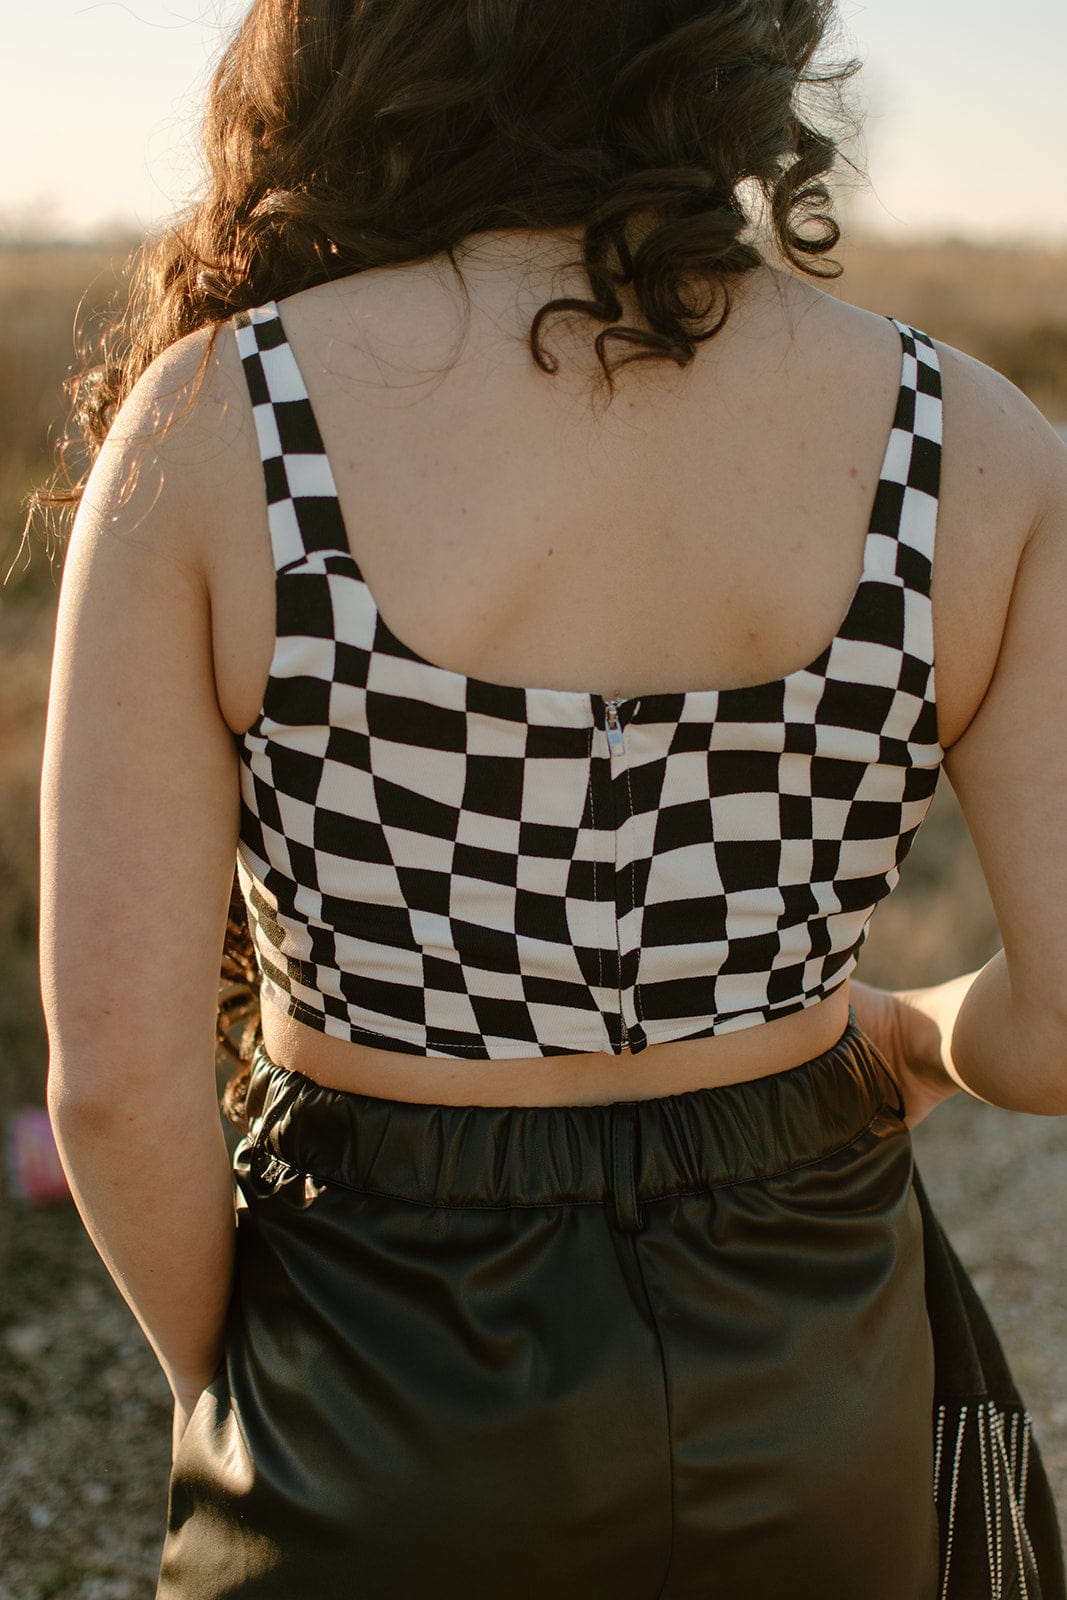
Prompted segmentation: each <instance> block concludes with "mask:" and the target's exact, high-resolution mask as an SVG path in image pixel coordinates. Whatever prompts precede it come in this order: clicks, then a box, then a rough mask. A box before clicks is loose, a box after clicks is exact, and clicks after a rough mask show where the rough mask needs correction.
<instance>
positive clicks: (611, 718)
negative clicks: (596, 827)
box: [604, 698, 630, 1047]
mask: <svg viewBox="0 0 1067 1600" xmlns="http://www.w3.org/2000/svg"><path fill="white" fill-rule="evenodd" d="M621 704H622V701H621V700H618V699H615V698H612V699H611V700H606V701H605V702H604V716H605V726H606V728H608V729H616V728H618V725H619V706H620V705H621ZM608 739H609V743H611V734H610V733H609V734H608ZM614 748H616V749H618V750H620V751H621V750H622V749H623V743H622V733H621V730H620V732H619V735H618V739H617V742H616V744H615V746H614ZM609 782H610V779H609ZM611 817H612V823H613V824H614V821H615V807H614V806H612V808H611ZM613 872H614V869H613ZM612 896H613V906H614V876H613V878H612ZM614 914H615V943H616V946H617V947H618V944H619V935H618V908H617V907H614ZM619 1026H620V1029H621V1040H620V1043H621V1044H622V1045H623V1046H624V1047H625V1045H626V1044H627V1043H628V1042H629V1038H630V1030H629V1029H628V1028H627V1026H626V1018H625V1016H624V1015H623V1009H622V950H621V949H619Z"/></svg>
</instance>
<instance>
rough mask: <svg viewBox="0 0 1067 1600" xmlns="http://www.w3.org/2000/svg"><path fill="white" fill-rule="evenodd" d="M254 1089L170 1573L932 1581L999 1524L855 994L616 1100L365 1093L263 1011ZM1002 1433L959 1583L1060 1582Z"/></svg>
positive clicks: (223, 1592)
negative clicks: (492, 1100)
mask: <svg viewBox="0 0 1067 1600" xmlns="http://www.w3.org/2000/svg"><path fill="white" fill-rule="evenodd" d="M248 1106H249V1114H250V1122H249V1132H248V1135H247V1136H246V1137H245V1138H244V1139H243V1140H242V1142H241V1144H240V1145H239V1146H238V1148H237V1151H236V1152H235V1155H234V1171H235V1177H236V1183H237V1205H238V1244H237V1270H236V1274H235V1280H234V1289H233V1294H232V1296H231V1302H230V1309H229V1322H228V1334H227V1346H226V1354H225V1359H224V1361H223V1362H222V1363H221V1364H220V1367H219V1370H218V1371H217V1373H216V1374H215V1376H214V1379H213V1380H212V1382H211V1384H210V1385H209V1387H208V1388H207V1389H206V1390H205V1392H204V1394H203V1395H202V1396H201V1398H200V1401H199V1403H198V1405H197V1406H196V1409H195V1411H194V1413H193V1415H192V1418H191V1420H190V1422H189V1425H188V1428H187V1431H186V1433H185V1435H184V1437H183V1439H182V1442H181V1444H180V1446H179V1449H178V1452H177V1456H176V1459H175V1462H174V1465H173V1468H172V1471H171V1476H170V1483H169V1493H168V1506H167V1529H166V1537H165V1541H164V1546H163V1552H162V1560H161V1566H160V1574H159V1582H158V1588H157V1590H156V1600H238V1597H240V1600H305V1597H306V1600H415V1597H417V1596H426V1597H428V1600H716V1597H719V1596H721V1597H723V1600H779V1597H780V1596H783V1595H788V1596H789V1597H790V1600H941V1597H942V1596H944V1595H949V1594H955V1593H956V1592H957V1591H956V1589H955V1588H953V1587H952V1586H951V1583H950V1580H951V1578H952V1576H953V1575H952V1573H951V1572H950V1571H949V1570H948V1566H947V1558H948V1557H949V1545H950V1543H951V1542H952V1537H953V1536H954V1537H955V1539H956V1544H957V1550H958V1549H959V1548H960V1547H961V1546H966V1545H970V1546H972V1547H973V1549H974V1550H978V1551H979V1553H981V1552H982V1551H984V1550H985V1549H986V1547H987V1545H988V1543H989V1541H988V1540H986V1541H985V1543H983V1535H984V1532H985V1531H986V1530H977V1529H976V1530H975V1537H974V1538H973V1539H970V1538H969V1537H967V1538H965V1537H964V1534H961V1533H960V1531H959V1529H958V1528H953V1527H952V1525H951V1518H952V1517H953V1516H954V1515H955V1508H956V1506H957V1505H958V1503H959V1497H960V1494H961V1492H964V1491H965V1490H966V1482H967V1470H966V1463H965V1461H964V1463H963V1465H962V1466H961V1460H962V1459H963V1454H964V1452H963V1438H964V1437H965V1435H964V1434H963V1433H962V1431H960V1430H959V1407H958V1406H957V1407H956V1409H955V1410H954V1411H952V1412H951V1414H948V1413H947V1412H946V1406H945V1401H944V1397H941V1396H939V1395H938V1393H937V1392H936V1387H937V1371H938V1363H937V1355H936V1351H935V1335H934V1327H933V1325H932V1320H931V1313H930V1307H929V1305H928V1297H927V1281H926V1271H927V1267H926V1254H927V1251H926V1248H925V1247H924V1230H928V1228H929V1221H928V1218H926V1217H924V1211H923V1207H922V1206H921V1204H920V1194H921V1191H920V1190H919V1189H917V1187H916V1182H915V1169H914V1163H913V1154H912V1142H911V1136H910V1133H909V1131H908V1129H907V1128H906V1126H905V1125H904V1122H903V1119H902V1115H901V1107H900V1105H899V1103H898V1095H897V1091H896V1087H895V1084H894V1082H893V1080H892V1078H891V1076H890V1074H889V1072H888V1069H887V1068H886V1066H885V1064H884V1062H883V1061H882V1059H881V1057H880V1056H879V1055H878V1054H877V1052H876V1051H875V1050H874V1047H873V1046H872V1045H871V1044H870V1041H869V1040H868V1039H867V1038H866V1035H864V1034H863V1033H862V1031H861V1030H860V1029H859V1027H858V1025H857V1024H856V1021H855V1017H854V1016H853V1015H851V1014H850V1020H849V1026H848V1028H847V1029H846V1031H845V1033H844V1034H843V1035H842V1037H841V1039H840V1040H839V1042H838V1043H837V1045H835V1046H834V1047H833V1049H831V1050H829V1051H827V1052H826V1053H825V1054H824V1055H821V1056H819V1057H817V1058H816V1059H814V1060H811V1061H808V1062H805V1063H804V1064H803V1065H801V1066H798V1067H795V1068H793V1069H792V1070H790V1071H787V1072H782V1073H778V1074H776V1075H774V1076H771V1077H766V1078H761V1079H757V1080H755V1081H753V1082H748V1083H742V1084H732V1085H729V1086H726V1087H722V1088H716V1089H702V1090H697V1091H694V1092H691V1093H685V1094H675V1095H668V1096H664V1097H662V1098H658V1099H649V1100H639V1101H622V1102H616V1103H615V1104H612V1105H594V1106H581V1105H579V1106H573V1105H567V1106H551V1107H513V1106H508V1107H485V1106H440V1105H423V1104H412V1103H408V1102H405V1101H395V1100H386V1099H381V1098H377V1097H371V1096H366V1095H359V1094H350V1093H342V1092H340V1091H337V1090H334V1089H324V1088H322V1087H320V1086H319V1085H317V1084H315V1083H314V1082H312V1081H311V1080H310V1079H308V1078H305V1077H303V1076H302V1075H300V1074H299V1073H295V1072H290V1071H287V1070H285V1069H283V1068H281V1067H279V1066H278V1065H276V1064H275V1063H274V1062H272V1061H271V1060H270V1058H269V1057H268V1056H267V1055H266V1053H265V1051H264V1050H263V1048H262V1045H261V1044H260V1045H259V1047H258V1048H257V1051H256V1056H255V1060H254V1064H253V1072H252V1079H251V1085H250V1092H249V1099H248ZM926 1237H927V1238H929V1234H928V1232H927V1233H926ZM999 1415H1000V1417H1001V1421H1002V1422H1003V1420H1004V1413H1003V1412H1001V1413H999ZM966 1420H967V1419H966V1413H964V1421H965V1423H966ZM986 1420H987V1424H988V1428H989V1442H990V1449H991V1451H993V1452H994V1454H995V1451H996V1444H997V1439H998V1438H999V1440H1000V1443H1001V1446H1004V1444H1005V1435H1004V1431H1003V1427H1000V1428H999V1432H998V1425H997V1424H996V1423H995V1422H994V1420H993V1417H992V1415H990V1416H989V1417H987V1419H986ZM972 1423H973V1416H972ZM957 1432H959V1434H960V1437H959V1439H958V1440H957ZM973 1435H974V1427H973V1425H972V1434H971V1437H973ZM956 1445H958V1446H959V1448H958V1450H957V1456H958V1459H956V1460H955V1461H953V1459H952V1456H953V1450H954V1448H956ZM1004 1454H1005V1459H1004V1467H1003V1470H1002V1471H1001V1470H1000V1468H999V1466H998V1464H997V1461H994V1464H993V1477H992V1478H991V1477H990V1476H989V1474H988V1472H987V1473H986V1483H987V1494H988V1492H989V1489H988V1485H989V1483H991V1482H994V1481H995V1482H996V1485H997V1495H998V1516H999V1515H1001V1514H1003V1521H1004V1527H1003V1530H1002V1531H1003V1539H1004V1549H1005V1550H1006V1551H1007V1556H1003V1555H1000V1554H998V1560H999V1561H1000V1563H1001V1567H1000V1574H1001V1589H1000V1590H996V1591H994V1589H993V1588H992V1587H990V1588H989V1589H988V1590H987V1589H985V1588H982V1589H978V1588H974V1589H973V1591H972V1590H971V1589H970V1588H969V1589H968V1591H967V1593H966V1600H977V1596H978V1595H979V1594H982V1595H984V1594H986V1593H987V1592H988V1593H989V1594H991V1595H992V1594H994V1593H997V1594H1002V1595H1003V1596H1004V1597H1005V1600H1007V1597H1008V1596H1010V1595H1018V1596H1019V1597H1020V1600H1038V1596H1039V1595H1040V1593H1041V1591H1040V1587H1039V1586H1037V1584H1038V1580H1037V1572H1036V1567H1035V1563H1034V1560H1033V1551H1032V1548H1031V1550H1030V1554H1029V1556H1027V1555H1026V1551H1025V1549H1024V1545H1023V1541H1025V1540H1026V1538H1027V1535H1026V1529H1025V1526H1024V1525H1023V1522H1022V1517H1021V1515H1019V1516H1017V1517H1016V1522H1017V1523H1018V1525H1019V1526H1018V1528H1017V1529H1016V1531H1015V1533H1014V1535H1013V1532H1012V1525H1011V1517H1012V1502H1013V1499H1014V1504H1015V1508H1016V1511H1018V1509H1019V1495H1018V1493H1017V1490H1018V1479H1019V1470H1018V1469H1019V1466H1020V1462H1019V1461H1018V1460H1017V1461H1016V1462H1015V1463H1014V1465H1012V1463H1011V1462H1009V1460H1008V1457H1007V1453H1006V1452H1005V1453H1004ZM998 1460H999V1458H998ZM983 1470H985V1469H983ZM998 1472H999V1474H1000V1475H999V1477H998V1476H997V1474H998ZM1012 1473H1014V1476H1012ZM953 1474H954V1477H953ZM1009 1478H1010V1480H1011V1481H1010V1483H1009ZM950 1480H951V1482H950ZM975 1481H976V1482H977V1478H976V1480H975ZM950 1488H951V1491H952V1499H951V1507H952V1509H951V1512H950V1498H949V1490H950ZM976 1492H977V1491H976ZM987 1521H988V1519H987ZM1013 1538H1014V1545H1013V1544H1012V1540H1013ZM1016 1548H1017V1551H1018V1568H1019V1571H1020V1572H1022V1571H1023V1570H1024V1568H1025V1565H1026V1561H1027V1560H1029V1564H1030V1572H1031V1586H1030V1587H1029V1588H1028V1589H1027V1588H1025V1587H1020V1586H1019V1585H1018V1584H1016V1587H1014V1588H1012V1587H1005V1586H1004V1578H1005V1577H1006V1576H1007V1577H1008V1578H1010V1577H1011V1572H1009V1570H1008V1569H1009V1566H1010V1564H1011V1562H1012V1560H1013V1559H1014V1558H1013V1556H1012V1550H1013V1549H1016ZM967 1555H968V1551H967V1549H964V1553H963V1555H962V1556H959V1558H958V1560H957V1572H959V1571H961V1570H962V1567H961V1563H963V1562H965V1561H966V1559H967ZM1013 1570H1014V1569H1013ZM959 1592H960V1594H961V1595H962V1594H963V1591H962V1590H961V1591H959ZM1055 1592H1056V1591H1055V1590H1054V1588H1051V1587H1050V1588H1049V1589H1048V1590H1047V1591H1046V1593H1047V1594H1049V1595H1051V1594H1053V1593H1055Z"/></svg>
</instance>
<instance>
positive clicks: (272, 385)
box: [231, 300, 348, 574]
mask: <svg viewBox="0 0 1067 1600" xmlns="http://www.w3.org/2000/svg"><path fill="white" fill-rule="evenodd" d="M231 320H232V324H233V327H234V331H235V334H236V338H237V348H238V352H239V354H240V357H241V366H242V369H243V371H244V375H245V381H246V383H247V384H248V391H249V395H250V397H251V401H252V412H253V416H254V418H255V424H256V437H257V440H258V442H259V456H260V460H261V462H262V463H263V477H264V481H265V484H266V490H267V512H268V520H269V523H270V540H271V548H272V550H273V554H274V568H275V572H276V573H278V574H281V573H282V572H284V571H286V570H287V569H288V568H289V567H294V566H298V565H300V564H301V563H302V562H304V561H306V560H307V559H308V557H309V556H311V555H313V554H314V553H315V552H318V551H342V552H344V551H347V550H348V538H347V535H346V532H345V525H344V519H343V517H342V515H341V505H340V501H339V500H338V497H337V486H336V484H335V483H334V477H333V471H332V469H331V467H330V462H329V458H328V457H327V454H326V447H325V445H324V444H323V440H322V434H321V433H320V432H319V426H318V423H317V422H316V420H315V413H314V411H313V410H312V406H311V398H310V396H309V394H308V391H307V388H306V386H305V384H304V379H303V377H302V375H301V372H300V369H299V367H298V366H297V364H296V357H295V356H294V355H293V352H292V349H291V347H290V345H289V342H288V340H287V339H286V336H285V329H284V328H283V326H282V321H281V315H280V313H279V311H278V306H277V303H276V302H275V301H274V300H268V301H266V302H265V303H264V304H263V305H261V306H256V307H254V308H252V309H251V310H246V311H239V312H237V313H236V314H235V316H234V317H233V318H232V319H231Z"/></svg>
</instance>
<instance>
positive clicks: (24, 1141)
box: [7, 1106, 71, 1205]
mask: <svg viewBox="0 0 1067 1600" xmlns="http://www.w3.org/2000/svg"><path fill="white" fill-rule="evenodd" d="M7 1161H8V1178H9V1181H10V1186H11V1193H12V1195H13V1196H14V1198H15V1199H16V1200H25V1201H27V1202H28V1203H29V1204H30V1205H48V1204H49V1203H50V1202H51V1201H53V1200H69V1199H70V1198H71V1193H70V1186H69V1184H68V1183H67V1178H66V1174H65V1172H64V1171H63V1167H62V1164H61V1162H60V1159H59V1151H58V1150H57V1149H56V1141H55V1138H54V1136H53V1133H52V1124H51V1122H50V1121H49V1118H48V1112H47V1111H46V1110H45V1109H44V1107H43V1106H26V1107H24V1108H23V1109H22V1110H21V1111H16V1112H15V1113H14V1114H13V1115H12V1116H11V1118H10V1119H9V1121H8V1125H7Z"/></svg>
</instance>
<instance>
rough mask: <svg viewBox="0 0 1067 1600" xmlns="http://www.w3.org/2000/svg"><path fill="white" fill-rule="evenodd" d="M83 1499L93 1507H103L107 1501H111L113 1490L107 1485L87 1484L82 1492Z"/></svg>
mask: <svg viewBox="0 0 1067 1600" xmlns="http://www.w3.org/2000/svg"><path fill="white" fill-rule="evenodd" d="M82 1498H83V1499H84V1500H88V1502H89V1504H90V1505H91V1506H102V1505H103V1504H104V1501H105V1500H110V1499H111V1490H110V1488H109V1487H108V1485H107V1484H106V1483H87V1484H86V1485H85V1487H84V1489H83V1490H82Z"/></svg>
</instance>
